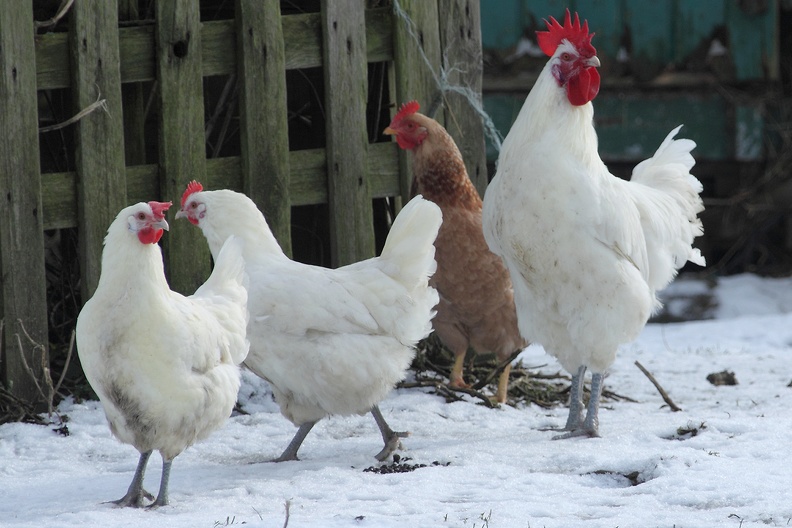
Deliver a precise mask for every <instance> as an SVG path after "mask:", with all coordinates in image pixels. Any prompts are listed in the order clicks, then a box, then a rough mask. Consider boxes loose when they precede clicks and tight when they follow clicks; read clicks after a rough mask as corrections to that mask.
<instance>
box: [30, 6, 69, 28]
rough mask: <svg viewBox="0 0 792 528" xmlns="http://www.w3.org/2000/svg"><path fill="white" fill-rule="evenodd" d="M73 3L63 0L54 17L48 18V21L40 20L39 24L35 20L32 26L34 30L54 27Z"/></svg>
mask: <svg viewBox="0 0 792 528" xmlns="http://www.w3.org/2000/svg"><path fill="white" fill-rule="evenodd" d="M73 3H74V0H63V1H62V2H61V5H60V7H59V8H58V12H57V13H55V16H54V17H52V18H50V19H49V20H42V21H41V22H39V21H38V20H36V21H35V22H34V24H33V25H34V26H35V28H36V29H39V28H43V27H50V26H54V25H55V24H57V23H58V22H59V21H60V19H61V18H63V17H64V16H65V15H66V12H67V11H68V10H69V9H70V8H71V6H72V4H73Z"/></svg>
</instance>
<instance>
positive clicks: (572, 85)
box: [566, 67, 600, 106]
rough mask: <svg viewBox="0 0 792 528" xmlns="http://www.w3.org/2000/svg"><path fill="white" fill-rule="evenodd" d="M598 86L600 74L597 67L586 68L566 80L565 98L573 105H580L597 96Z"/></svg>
mask: <svg viewBox="0 0 792 528" xmlns="http://www.w3.org/2000/svg"><path fill="white" fill-rule="evenodd" d="M599 88H600V74H599V72H598V71H597V68H594V67H590V68H586V69H585V70H582V71H581V72H580V73H579V74H577V75H576V76H574V77H572V78H571V79H569V82H567V86H566V89H567V99H569V102H570V103H572V104H573V105H575V106H582V105H584V104H586V103H588V102H589V101H591V100H593V99H594V98H595V97H596V96H597V94H598V93H599Z"/></svg>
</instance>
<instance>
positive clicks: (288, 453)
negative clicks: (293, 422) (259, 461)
mask: <svg viewBox="0 0 792 528" xmlns="http://www.w3.org/2000/svg"><path fill="white" fill-rule="evenodd" d="M314 425H316V422H305V423H304V424H302V425H300V428H299V429H297V433H295V435H294V438H292V441H291V442H289V445H288V446H286V449H285V450H284V451H283V453H281V456H279V457H278V458H276V459H275V460H273V462H287V461H289V460H300V459H299V458H297V451H298V450H299V449H300V446H301V445H302V443H303V440H305V437H306V436H308V433H309V432H310V431H311V429H312V428H313V426H314Z"/></svg>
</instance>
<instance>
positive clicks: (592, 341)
mask: <svg viewBox="0 0 792 528" xmlns="http://www.w3.org/2000/svg"><path fill="white" fill-rule="evenodd" d="M547 26H548V31H546V32H544V31H543V32H538V37H539V43H540V45H541V47H542V50H543V51H544V52H545V53H546V54H547V55H548V56H550V57H551V58H550V60H549V62H548V63H547V65H546V66H545V67H544V69H543V70H542V72H541V74H540V75H539V77H538V78H537V80H536V84H535V85H534V87H533V88H532V90H531V92H530V94H529V95H528V97H527V98H526V100H525V103H524V105H523V107H522V110H521V111H520V113H519V115H518V117H517V119H516V121H515V122H514V124H513V125H512V128H511V130H510V131H509V134H508V135H507V137H506V139H505V140H504V142H503V146H502V149H501V152H500V157H499V160H498V166H497V172H496V174H495V178H494V179H493V180H492V183H491V184H490V187H489V188H488V190H487V193H486V195H485V197H484V209H483V225H484V237H485V239H486V240H487V243H488V244H489V246H490V248H491V249H492V251H493V252H494V253H496V254H498V255H500V256H501V258H503V260H504V262H505V263H506V267H507V268H508V269H509V273H510V275H511V279H512V283H513V285H514V297H515V302H516V304H517V318H518V323H519V327H520V331H521V332H522V335H523V336H525V337H526V338H527V339H530V340H531V341H532V342H536V343H540V344H541V345H543V346H544V348H545V350H546V351H547V352H549V353H550V354H552V355H554V356H555V357H556V358H557V359H558V361H559V362H560V363H561V365H562V366H563V367H564V368H565V369H566V370H568V371H569V372H570V373H571V374H572V387H571V391H570V393H571V396H570V409H569V418H568V420H567V422H566V426H565V427H564V429H565V430H566V431H568V432H567V433H566V434H564V435H560V436H559V437H561V438H565V437H570V436H599V427H598V426H599V418H598V410H599V398H600V394H601V390H602V379H603V375H604V374H605V373H606V372H607V370H608V368H609V367H610V365H611V364H612V363H613V361H614V360H615V356H616V351H617V348H618V346H619V345H620V344H623V343H627V342H630V341H632V340H633V339H635V338H636V337H637V336H638V334H639V333H640V332H641V330H642V329H643V327H644V325H645V324H646V322H647V320H648V318H649V316H650V314H651V313H652V312H653V311H654V310H656V309H657V308H658V307H659V306H660V303H659V301H658V300H657V296H656V293H657V291H658V290H661V289H662V288H664V287H665V286H666V285H667V284H668V283H669V282H670V281H671V280H672V279H673V278H674V276H675V275H676V273H677V270H678V269H679V268H681V267H682V266H683V265H684V264H685V263H686V262H687V261H690V262H693V263H695V264H698V265H701V266H704V265H705V262H704V258H703V257H702V255H701V253H700V252H699V250H698V249H695V248H693V247H692V244H693V239H694V238H695V237H697V236H699V235H701V234H702V233H703V228H702V225H701V221H700V220H699V219H698V218H697V213H699V212H700V211H702V210H703V209H704V207H703V204H702V201H701V198H700V197H699V193H700V192H701V190H702V187H701V184H700V183H699V182H698V180H696V178H694V177H693V176H692V175H691V174H690V170H691V168H692V167H693V165H694V163H695V161H694V159H693V156H692V155H691V154H690V151H691V150H692V149H693V148H694V147H695V143H694V142H693V141H691V140H688V139H677V140H675V139H674V137H675V136H676V134H677V132H678V131H679V128H676V129H674V130H672V131H671V133H670V134H668V136H667V137H666V138H665V140H664V141H663V142H662V144H661V145H660V147H659V148H658V149H657V152H655V154H654V156H652V157H651V158H649V159H647V160H645V161H643V162H641V163H639V164H638V165H637V166H636V167H635V169H634V170H633V174H632V178H631V180H630V181H626V180H622V179H620V178H617V177H615V176H613V175H612V174H610V172H608V169H607V167H606V166H605V164H604V163H603V162H602V160H601V159H600V157H599V155H598V154H597V135H596V133H595V131H594V127H593V124H592V122H593V107H592V104H591V101H592V100H593V99H594V97H595V96H596V95H597V92H598V90H599V80H600V78H599V73H598V72H597V70H596V69H595V68H596V67H597V66H599V64H600V62H599V59H598V58H597V55H596V50H595V49H594V47H593V46H592V45H591V37H592V35H590V34H589V33H588V23H587V22H586V23H584V24H583V26H582V27H581V24H580V19H579V18H578V16H577V15H575V20H574V23H573V22H572V21H571V20H570V15H569V11H567V14H566V19H565V22H564V25H563V26H561V25H560V24H559V23H558V22H557V21H556V20H555V19H552V18H551V22H549V23H548V24H547ZM587 369H590V370H591V372H592V378H591V397H590V399H589V404H588V408H587V412H586V416H585V419H583V404H582V400H581V392H582V383H583V377H584V375H585V372H586V370H587Z"/></svg>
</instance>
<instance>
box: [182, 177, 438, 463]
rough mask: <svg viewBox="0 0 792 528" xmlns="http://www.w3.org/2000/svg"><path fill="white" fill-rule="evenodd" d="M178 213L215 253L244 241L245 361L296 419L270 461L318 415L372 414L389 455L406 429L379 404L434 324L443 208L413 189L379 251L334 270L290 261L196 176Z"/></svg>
mask: <svg viewBox="0 0 792 528" xmlns="http://www.w3.org/2000/svg"><path fill="white" fill-rule="evenodd" d="M176 218H187V219H188V220H189V221H190V222H192V223H193V224H195V225H197V226H198V227H200V228H201V230H202V231H203V234H204V236H205V237H206V240H207V242H208V243H209V249H210V250H211V252H212V255H217V253H218V251H219V250H220V245H221V243H222V241H223V240H224V239H225V238H226V237H228V236H231V235H235V236H239V237H241V238H243V239H244V240H245V251H244V255H245V265H246V268H247V271H248V274H249V275H250V303H249V309H250V323H249V325H248V337H249V339H250V355H249V356H248V358H247V360H246V361H245V365H246V366H247V367H248V368H250V370H252V371H253V372H255V373H256V374H257V375H258V376H260V377H262V378H264V379H265V380H267V381H268V382H269V383H270V385H271V386H272V390H273V393H274V394H275V399H276V401H277V402H278V405H279V406H280V410H281V413H283V415H284V416H285V417H286V418H288V419H289V420H290V421H291V422H292V423H293V424H295V425H297V426H299V429H298V430H297V433H296V435H295V436H294V438H293V440H292V441H291V442H290V443H289V445H288V447H287V448H286V449H285V451H284V452H283V453H282V454H281V455H280V457H278V458H277V459H276V461H285V460H297V451H298V449H299V448H300V445H301V444H302V441H303V440H304V439H305V436H306V435H307V434H308V432H309V431H310V430H311V428H312V427H313V426H314V424H316V422H317V421H319V420H320V419H322V418H323V417H325V416H328V415H350V414H364V413H367V412H369V411H370V412H371V413H372V414H373V415H374V418H375V420H376V422H377V425H378V426H379V428H380V432H381V433H382V438H383V441H384V443H385V447H384V448H383V449H382V451H380V453H379V454H377V455H376V457H377V459H378V460H385V459H386V458H387V457H388V456H389V455H390V454H391V453H392V452H393V451H394V450H395V449H397V448H398V446H399V443H400V440H399V439H400V438H401V437H403V436H405V435H406V433H398V432H394V431H393V430H392V429H391V428H390V427H389V426H388V424H387V423H386V422H385V419H384V418H383V416H382V413H381V412H380V410H379V407H378V405H377V404H378V403H379V402H380V401H381V400H382V399H383V398H384V397H385V396H386V395H387V393H388V392H389V391H390V390H391V389H392V388H393V386H394V384H396V383H397V382H398V381H399V380H401V379H402V378H403V377H404V373H405V371H406V369H407V368H408V367H409V366H410V362H411V361H412V358H413V355H414V348H413V347H414V345H415V344H416V343H417V342H418V341H419V340H421V339H423V338H424V337H426V336H427V335H428V334H429V333H430V332H431V330H432V323H431V320H432V317H433V316H434V314H435V312H434V309H433V308H434V306H435V305H436V304H437V302H438V295H437V292H436V291H435V289H434V288H432V287H430V286H429V277H431V275H432V274H433V273H434V271H435V269H436V263H435V260H434V254H435V248H434V245H433V243H434V240H435V238H436V237H437V232H438V229H439V228H440V223H441V221H442V214H441V212H440V209H439V208H438V207H437V206H436V205H435V204H433V203H431V202H429V201H426V200H424V199H423V198H422V197H420V196H418V197H416V198H414V199H413V200H411V201H410V202H409V203H408V204H407V205H406V206H405V207H404V209H402V211H401V212H400V213H399V215H398V216H397V217H396V220H395V221H394V223H393V226H392V227H391V230H390V233H389V235H388V239H387V241H386V243H385V247H384V248H383V250H382V254H381V256H379V257H375V258H372V259H368V260H364V261H361V262H357V263H355V264H351V265H348V266H344V267H341V268H337V269H327V268H323V267H319V266H310V265H306V264H302V263H299V262H295V261H293V260H291V259H289V258H288V257H287V256H286V255H285V254H284V253H283V251H282V250H281V248H280V246H279V245H278V242H277V241H276V240H275V237H274V236H273V235H272V232H271V231H270V229H269V226H268V225H267V222H266V220H265V219H264V215H262V214H261V212H260V211H259V210H258V208H257V207H256V205H255V204H254V203H253V201H252V200H250V198H248V197H247V196H245V195H244V194H240V193H237V192H233V191H229V190H217V191H203V187H202V186H201V185H200V184H199V183H197V182H193V183H191V184H190V185H189V186H188V187H187V190H186V191H185V192H184V196H183V197H182V207H181V210H180V211H179V212H178V213H177V214H176Z"/></svg>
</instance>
